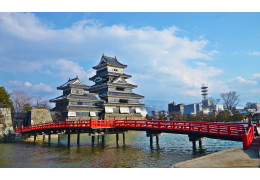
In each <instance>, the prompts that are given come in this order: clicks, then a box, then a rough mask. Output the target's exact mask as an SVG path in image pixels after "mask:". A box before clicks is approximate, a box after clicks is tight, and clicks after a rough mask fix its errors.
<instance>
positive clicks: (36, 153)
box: [0, 131, 242, 168]
mask: <svg viewBox="0 0 260 180" xmlns="http://www.w3.org/2000/svg"><path fill="white" fill-rule="evenodd" d="M80 138H81V139H80V146H77V136H76V135H71V147H70V148H67V136H66V135H64V136H61V141H60V142H61V143H60V144H59V143H58V142H57V138H52V139H51V143H50V146H49V145H48V142H45V143H42V139H38V140H37V141H36V143H35V144H33V141H31V142H25V143H10V144H0V152H1V154H0V167H95V168H96V167H169V166H170V165H172V164H174V163H177V162H181V161H185V160H189V159H192V158H195V157H200V156H203V155H206V154H209V153H212V152H216V151H220V150H224V149H228V148H231V147H241V146H242V143H241V142H232V141H223V140H214V139H207V138H205V139H204V140H203V141H202V144H203V148H202V149H199V148H198V149H196V150H195V151H194V150H193V149H192V143H191V142H189V140H188V137H187V135H178V134H162V136H160V137H159V138H160V141H159V142H160V146H158V147H157V146H156V143H155V142H154V146H153V148H150V144H149V143H150V139H149V138H148V137H146V134H145V132H134V131H129V132H128V133H127V134H126V144H125V145H123V141H122V136H121V135H120V136H119V146H118V147H117V146H116V138H115V135H107V136H106V137H105V142H106V146H105V147H104V148H103V147H102V143H101V141H100V143H96V144H95V146H94V147H91V137H90V136H88V134H82V135H81V136H80Z"/></svg>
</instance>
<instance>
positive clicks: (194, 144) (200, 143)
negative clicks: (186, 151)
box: [189, 134, 204, 150]
mask: <svg viewBox="0 0 260 180" xmlns="http://www.w3.org/2000/svg"><path fill="white" fill-rule="evenodd" d="M203 138H204V137H201V136H197V135H195V134H189V141H192V148H193V149H194V150H195V149H196V141H199V148H200V149H202V139H203Z"/></svg>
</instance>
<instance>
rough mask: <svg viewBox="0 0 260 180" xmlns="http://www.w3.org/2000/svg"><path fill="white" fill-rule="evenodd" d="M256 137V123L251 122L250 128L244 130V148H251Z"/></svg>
mask: <svg viewBox="0 0 260 180" xmlns="http://www.w3.org/2000/svg"><path fill="white" fill-rule="evenodd" d="M254 138H255V133H254V125H253V124H249V125H248V128H245V129H244V132H243V135H242V140H243V149H249V146H250V144H251V143H252V141H253V139H254Z"/></svg>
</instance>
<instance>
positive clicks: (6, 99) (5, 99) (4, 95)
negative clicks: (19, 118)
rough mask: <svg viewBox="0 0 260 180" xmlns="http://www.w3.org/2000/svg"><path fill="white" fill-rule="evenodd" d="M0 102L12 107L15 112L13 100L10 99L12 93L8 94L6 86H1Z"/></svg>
mask: <svg viewBox="0 0 260 180" xmlns="http://www.w3.org/2000/svg"><path fill="white" fill-rule="evenodd" d="M0 104H1V105H2V106H4V107H9V108H11V110H12V112H14V107H13V102H12V101H11V99H10V94H8V92H7V91H6V90H5V88H4V87H0Z"/></svg>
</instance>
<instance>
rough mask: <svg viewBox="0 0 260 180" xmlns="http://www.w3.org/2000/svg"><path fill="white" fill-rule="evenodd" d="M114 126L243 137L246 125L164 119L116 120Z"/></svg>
mask: <svg viewBox="0 0 260 180" xmlns="http://www.w3.org/2000/svg"><path fill="white" fill-rule="evenodd" d="M114 127H125V128H144V129H155V130H176V131H177V130H178V131H190V132H200V133H209V134H215V135H223V136H232V137H241V136H242V131H243V128H244V126H243V125H236V124H229V123H213V122H191V121H164V120H160V121H159V120H149V121H146V120H115V122H114Z"/></svg>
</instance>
